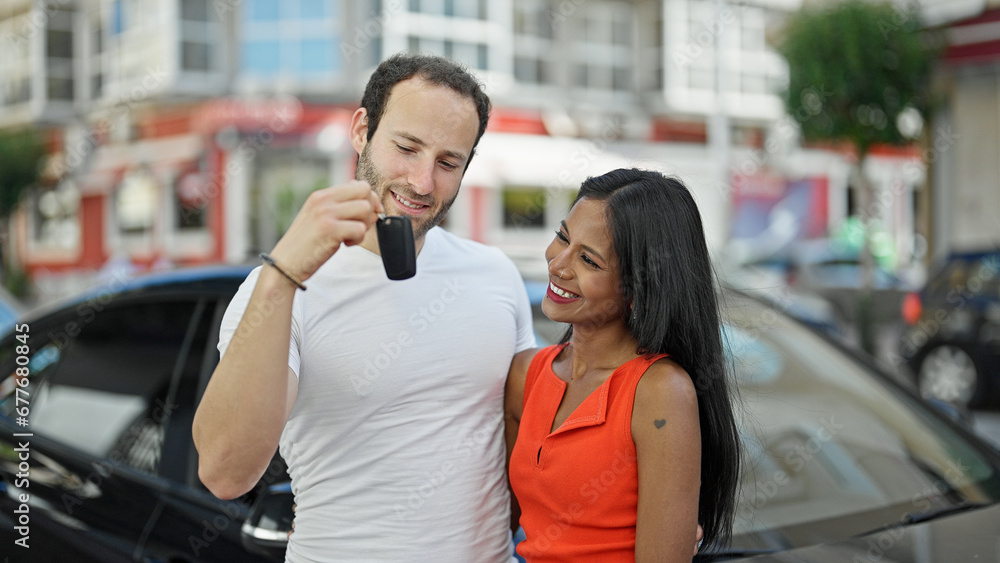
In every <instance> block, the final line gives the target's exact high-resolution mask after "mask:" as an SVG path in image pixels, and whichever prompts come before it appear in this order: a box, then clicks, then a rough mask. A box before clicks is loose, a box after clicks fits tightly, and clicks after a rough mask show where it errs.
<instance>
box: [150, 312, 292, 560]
mask: <svg viewBox="0 0 1000 563" xmlns="http://www.w3.org/2000/svg"><path fill="white" fill-rule="evenodd" d="M228 302H229V297H228V296H225V297H222V298H219V299H216V300H211V301H209V300H207V299H206V300H205V301H204V302H203V303H202V304H201V305H200V307H199V309H198V310H196V312H195V320H194V321H193V326H195V327H196V329H195V330H194V331H193V333H192V334H193V338H191V342H190V344H189V345H187V346H186V347H185V350H184V358H185V359H184V363H183V367H182V368H181V369H180V370H178V379H177V382H176V389H177V392H176V394H175V395H174V396H175V399H174V401H173V404H172V409H171V412H170V421H169V423H168V424H167V427H166V433H165V436H164V438H165V440H164V447H163V452H164V453H163V463H162V464H161V466H160V472H161V475H162V476H163V477H164V478H165V479H167V480H168V481H169V484H170V486H169V488H168V489H167V490H165V491H164V494H163V504H162V506H161V508H160V510H159V511H158V512H157V516H156V522H155V524H154V525H153V526H152V527H151V528H150V534H149V537H148V538H147V541H146V545H145V546H144V556H145V557H146V558H147V559H148V560H150V561H170V562H172V563H180V562H188V561H241V562H251V563H252V562H257V561H259V562H265V561H274V560H276V561H283V560H284V558H283V557H280V558H268V557H267V556H266V555H264V554H263V552H260V551H259V550H258V553H256V554H255V553H252V552H248V551H247V548H246V547H245V546H244V545H243V543H242V537H241V534H240V530H241V526H242V524H243V522H244V520H246V517H247V514H248V512H249V508H250V505H251V503H252V502H253V500H254V499H255V498H256V497H257V495H258V494H259V493H260V492H261V491H263V489H264V488H266V487H267V485H269V484H270V483H273V482H280V481H287V480H288V474H287V472H286V468H285V465H284V462H282V461H281V458H280V457H278V456H275V460H274V461H272V463H271V465H270V466H269V467H268V470H267V471H266V472H265V474H264V476H263V478H262V479H261V482H260V483H259V484H258V485H257V487H255V488H254V490H252V491H251V492H250V493H248V494H246V495H244V496H242V497H240V498H239V499H235V500H232V501H222V500H219V499H218V498H216V497H215V496H213V495H212V494H211V493H210V492H209V491H208V490H207V489H206V488H205V486H204V485H202V484H201V481H200V480H199V479H198V453H197V451H196V450H195V448H194V443H193V440H192V436H191V424H192V422H193V420H194V412H195V407H196V406H197V398H200V396H201V393H202V392H203V391H204V388H205V385H207V382H208V379H209V377H210V376H211V374H212V371H213V370H214V369H215V366H216V364H218V362H219V352H218V349H217V347H216V344H217V343H218V340H219V324H220V323H221V321H222V314H223V313H224V312H225V309H226V306H227V305H228ZM251 549H252V548H251Z"/></svg>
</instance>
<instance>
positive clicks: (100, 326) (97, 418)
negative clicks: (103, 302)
mask: <svg viewBox="0 0 1000 563" xmlns="http://www.w3.org/2000/svg"><path fill="white" fill-rule="evenodd" d="M195 308H196V303H195V302H167V303H131V304H113V305H109V306H107V307H106V308H105V307H99V306H97V304H95V303H85V304H83V305H81V306H79V307H77V308H76V309H74V310H73V311H72V314H71V315H69V316H63V317H61V318H59V319H58V322H56V323H54V324H50V325H49V326H45V327H42V326H39V327H35V326H32V327H31V329H32V337H31V344H32V354H31V357H30V362H29V364H28V366H29V368H30V372H31V376H30V377H31V384H30V387H29V388H30V389H31V390H32V397H31V415H30V429H31V430H32V431H33V432H34V433H35V434H37V435H42V436H45V437H47V438H50V439H53V440H56V441H58V442H61V443H62V444H64V445H66V446H70V447H73V448H76V449H78V450H82V451H83V452H86V453H87V454H90V455H93V456H97V457H101V458H107V459H110V460H112V461H114V462H118V463H121V464H124V465H126V466H128V467H131V468H132V469H134V470H137V471H140V472H143V473H147V474H156V473H157V471H158V469H159V466H160V463H161V454H162V447H163V442H164V437H165V430H166V424H167V422H168V420H169V418H170V414H171V411H173V410H175V409H176V407H175V406H174V405H175V403H172V400H173V399H172V396H171V391H172V389H171V381H172V376H173V374H174V372H175V369H176V367H177V362H178V359H179V353H180V351H181V349H182V346H183V344H184V341H185V335H186V334H187V333H188V330H189V328H190V325H191V319H192V315H193V313H194V312H195ZM15 344H16V343H15ZM202 347H203V346H202ZM202 353H203V352H202ZM10 356H11V354H10V353H9V351H8V350H3V351H0V365H2V366H3V367H2V368H0V369H3V372H2V373H9V374H12V373H13V368H12V367H11V366H12V364H11V363H10V360H9V359H8V358H9V357H10ZM173 391H175V393H174V394H176V389H174V390H173ZM13 408H14V400H13V395H10V396H5V397H3V398H2V402H0V413H2V414H3V415H5V416H11V414H12V411H13Z"/></svg>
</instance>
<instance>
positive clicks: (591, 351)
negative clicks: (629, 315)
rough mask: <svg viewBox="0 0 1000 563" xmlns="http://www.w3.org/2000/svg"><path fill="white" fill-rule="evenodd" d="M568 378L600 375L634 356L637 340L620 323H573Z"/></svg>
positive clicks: (607, 372)
mask: <svg viewBox="0 0 1000 563" xmlns="http://www.w3.org/2000/svg"><path fill="white" fill-rule="evenodd" d="M570 342H571V345H572V368H571V369H572V372H571V377H572V379H574V380H576V379H580V378H583V377H589V376H590V374H603V377H607V375H608V374H609V373H610V372H612V371H614V370H615V369H617V368H618V366H620V365H622V364H624V363H625V362H627V361H629V360H631V359H632V358H635V357H636V356H637V355H638V354H636V353H635V349H636V347H637V346H638V344H639V343H638V342H637V341H636V339H635V338H633V337H632V335H631V334H630V333H629V331H628V328H626V327H625V323H624V322H617V323H609V324H606V325H603V326H601V327H597V328H594V327H587V326H581V325H573V338H572V339H571V341H570Z"/></svg>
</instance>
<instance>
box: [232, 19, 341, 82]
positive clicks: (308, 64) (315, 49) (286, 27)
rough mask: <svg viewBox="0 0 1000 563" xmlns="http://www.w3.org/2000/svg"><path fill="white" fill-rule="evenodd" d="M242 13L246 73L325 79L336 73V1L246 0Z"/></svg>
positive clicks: (338, 30)
mask: <svg viewBox="0 0 1000 563" xmlns="http://www.w3.org/2000/svg"><path fill="white" fill-rule="evenodd" d="M243 13H244V16H243V33H242V36H243V39H242V45H241V68H242V70H243V71H244V72H245V73H247V74H249V75H252V76H258V77H260V76H276V75H284V76H300V77H313V78H325V77H330V76H332V75H335V74H338V73H339V72H340V71H341V67H342V62H341V56H340V51H339V49H338V45H339V41H340V22H339V18H338V17H337V15H338V11H337V2H336V0H285V1H282V2H280V3H279V2H278V1H277V0H250V1H248V2H247V8H246V9H245V10H244V12H243Z"/></svg>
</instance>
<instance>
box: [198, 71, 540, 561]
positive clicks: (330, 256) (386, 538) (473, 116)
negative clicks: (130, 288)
mask: <svg viewBox="0 0 1000 563" xmlns="http://www.w3.org/2000/svg"><path fill="white" fill-rule="evenodd" d="M489 110H490V104H489V100H488V98H487V97H486V95H485V94H484V93H483V92H482V90H481V87H480V85H479V84H478V82H477V81H476V80H475V79H474V78H472V77H471V76H470V75H468V74H467V73H466V72H465V71H463V70H462V69H460V68H459V67H457V66H456V65H454V64H453V63H451V62H449V61H447V60H445V59H441V58H437V57H423V56H411V55H407V56H400V55H397V56H394V57H392V58H390V59H388V60H387V61H385V62H384V63H382V64H381V65H380V66H379V68H378V69H377V70H376V71H375V73H374V74H373V75H372V78H371V80H370V81H369V83H368V86H367V87H366V89H365V93H364V97H363V99H362V101H361V107H360V108H359V109H358V110H357V111H356V112H355V113H354V115H353V118H352V121H351V128H350V140H351V143H352V145H353V146H354V149H355V150H356V151H357V152H358V153H359V155H360V156H359V161H358V170H357V175H356V177H357V178H358V180H357V181H353V182H349V183H346V184H343V185H340V186H334V187H331V188H327V189H324V190H320V191H317V192H315V193H313V194H312V195H311V196H310V197H309V198H308V200H307V201H306V203H305V204H304V205H303V207H302V209H301V211H300V212H299V214H298V216H297V217H296V219H295V221H294V222H293V223H292V225H291V226H290V227H289V229H288V231H287V232H286V233H285V235H284V236H283V237H282V238H281V240H279V241H278V243H277V245H275V247H274V249H273V250H272V251H271V253H270V259H271V260H273V262H268V264H267V265H265V266H263V267H261V268H257V269H255V270H254V272H253V273H251V275H250V276H249V277H248V278H247V280H246V282H245V283H244V284H243V286H241V288H240V290H239V292H238V293H237V295H236V296H235V297H234V299H233V301H232V303H231V304H230V306H229V309H228V310H227V312H226V315H225V317H224V319H223V322H222V330H221V334H220V339H219V350H220V352H221V353H222V359H221V361H220V362H219V365H218V367H217V368H216V370H215V373H214V374H213V375H212V379H211V381H210V382H209V385H208V387H207V389H206V390H205V394H204V397H203V399H202V402H201V404H200V405H199V408H198V412H197V414H196V416H195V420H194V430H193V431H194V439H195V445H196V446H197V448H198V452H199V455H200V459H199V476H200V477H201V479H202V481H203V482H204V483H205V485H206V486H207V487H208V488H209V490H211V491H212V493H214V494H215V495H216V496H218V497H220V498H235V497H237V496H239V495H241V494H244V493H245V492H247V491H248V490H250V489H251V488H252V487H253V486H254V485H255V484H256V482H257V481H258V479H259V478H260V476H261V475H262V474H263V472H264V470H265V469H266V467H267V465H268V463H269V461H270V460H271V458H272V456H273V455H274V452H275V449H276V448H278V447H279V445H280V451H281V454H282V457H283V458H284V459H285V461H286V462H287V463H288V468H289V474H290V475H291V477H292V490H293V492H294V494H295V499H296V503H297V508H296V518H295V520H296V521H295V533H294V534H292V536H291V538H290V541H289V545H288V550H287V555H286V557H287V560H288V561H292V562H300V561H324V560H338V561H456V562H468V561H477V562H478V561H505V562H506V561H509V560H510V555H511V548H510V542H509V535H508V534H509V532H508V526H507V523H508V517H509V496H508V489H507V482H506V475H505V473H504V455H505V451H504V440H503V435H502V430H503V393H504V382H505V378H506V374H507V368H508V366H509V364H510V360H511V358H512V357H513V355H514V354H515V353H516V352H519V351H521V350H524V349H526V348H529V347H530V346H531V345H532V344H533V341H534V338H533V336H532V330H531V319H530V317H531V313H530V307H529V305H528V301H527V296H526V294H525V291H524V286H523V284H522V283H521V279H520V276H519V274H518V272H517V269H516V268H515V267H514V265H513V264H512V263H511V261H510V260H509V259H507V258H506V257H505V256H504V255H503V254H502V253H501V252H499V251H498V250H496V249H492V248H489V247H486V246H483V245H480V244H477V243H473V242H470V241H465V240H462V239H458V238H457V237H454V236H452V235H450V234H449V233H447V232H446V231H444V230H443V229H440V228H434V227H435V226H436V225H437V224H438V223H440V221H441V220H442V219H443V218H444V216H445V214H446V213H447V211H448V208H449V207H450V206H451V204H452V202H453V201H454V199H455V197H456V196H457V194H458V190H459V185H460V183H461V179H462V175H463V174H464V172H465V169H466V167H467V166H468V163H469V161H470V160H471V158H472V156H473V152H474V150H475V147H476V145H477V144H478V142H479V139H480V137H481V136H482V135H483V133H484V131H485V128H486V121H487V119H488V115H489ZM383 211H384V212H385V213H387V214H389V215H407V216H409V217H410V219H411V221H412V223H413V230H414V236H415V243H416V248H417V252H418V256H417V275H416V276H415V277H413V278H411V279H409V280H405V281H390V280H388V279H387V278H386V275H385V272H384V270H383V267H382V263H381V259H380V257H379V254H378V253H379V248H378V241H377V237H376V233H375V229H374V227H373V225H374V223H375V221H376V213H379V212H383ZM299 287H305V288H307V291H297V289H298V288H299ZM293 296H294V297H293Z"/></svg>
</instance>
